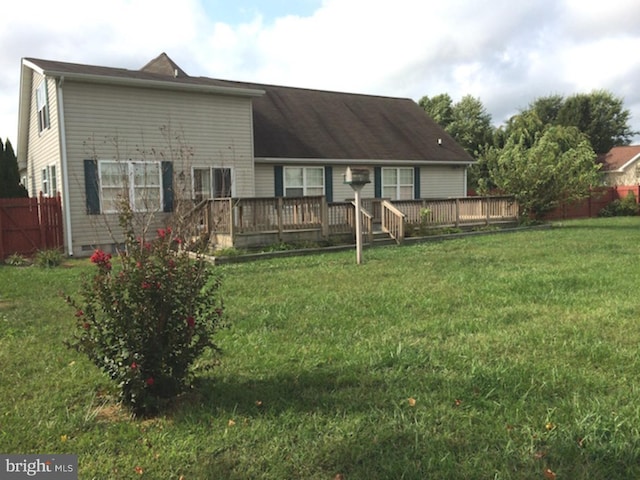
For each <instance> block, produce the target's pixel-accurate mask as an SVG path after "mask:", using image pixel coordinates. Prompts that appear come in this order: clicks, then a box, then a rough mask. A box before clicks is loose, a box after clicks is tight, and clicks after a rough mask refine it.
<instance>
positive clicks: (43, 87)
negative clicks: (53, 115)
mask: <svg viewBox="0 0 640 480" xmlns="http://www.w3.org/2000/svg"><path fill="white" fill-rule="evenodd" d="M36 107H37V109H38V131H39V132H40V133H42V132H43V131H45V130H46V129H47V128H49V100H48V98H47V80H46V79H45V80H44V81H43V82H42V83H41V84H40V86H39V87H38V88H37V89H36Z"/></svg>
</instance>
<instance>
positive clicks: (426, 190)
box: [420, 165, 467, 198]
mask: <svg viewBox="0 0 640 480" xmlns="http://www.w3.org/2000/svg"><path fill="white" fill-rule="evenodd" d="M465 178H466V177H465V167H463V166H451V167H448V166H446V165H434V166H429V167H422V168H421V170H420V196H421V197H422V198H445V197H464V196H466V194H467V192H466V184H465Z"/></svg>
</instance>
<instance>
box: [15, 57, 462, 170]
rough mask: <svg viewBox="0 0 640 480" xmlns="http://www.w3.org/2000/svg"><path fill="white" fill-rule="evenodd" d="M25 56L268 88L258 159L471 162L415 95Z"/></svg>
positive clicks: (103, 72) (258, 111)
mask: <svg viewBox="0 0 640 480" xmlns="http://www.w3.org/2000/svg"><path fill="white" fill-rule="evenodd" d="M27 60H29V61H31V62H32V63H34V64H36V65H38V66H39V67H40V68H42V69H43V70H45V71H46V70H49V71H55V72H69V73H76V74H87V75H93V76H105V77H118V78H131V79H137V80H147V81H162V82H175V83H176V84H196V85H210V86H218V87H232V88H245V89H247V88H248V89H258V90H263V91H265V92H266V93H265V95H263V96H260V97H256V98H253V116H254V150H255V156H256V157H258V158H299V159H330V160H342V159H344V160H348V159H352V160H399V161H403V160H404V161H430V162H443V163H451V162H452V163H457V162H472V161H473V159H472V158H471V157H470V156H469V155H468V154H467V152H466V151H465V150H464V149H463V148H462V147H460V146H459V145H458V144H457V143H456V142H455V141H454V140H453V139H452V138H451V137H450V136H449V135H448V134H447V133H446V132H445V131H444V130H443V129H442V128H441V127H440V126H439V125H438V124H436V123H435V122H434V121H433V120H432V119H431V118H430V117H429V116H427V115H426V113H425V112H424V111H423V110H422V109H421V108H420V107H419V106H418V105H417V104H416V103H415V102H414V101H413V100H411V99H405V98H394V97H381V96H372V95H360V94H350V93H339V92H329V91H322V90H310V89H303V88H292V87H283V86H275V85H263V84H255V83H246V82H235V81H226V80H216V79H211V78H205V77H190V76H188V75H187V74H186V73H185V72H184V71H183V70H181V69H180V67H178V66H177V65H176V64H175V63H174V62H173V61H172V60H171V59H170V58H169V57H168V56H167V55H166V54H164V53H163V54H161V55H160V56H158V57H157V58H155V59H154V60H152V61H151V62H149V63H148V64H147V65H145V66H144V67H143V68H142V69H141V70H127V69H119V68H109V67H97V66H90V65H79V64H71V63H64V62H52V61H48V60H37V59H27ZM176 70H177V71H178V75H177V76H175V72H176Z"/></svg>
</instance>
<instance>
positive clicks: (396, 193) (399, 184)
mask: <svg viewBox="0 0 640 480" xmlns="http://www.w3.org/2000/svg"><path fill="white" fill-rule="evenodd" d="M413 181H414V179H413V168H383V169H382V196H383V197H386V198H390V199H392V200H411V199H413V198H414V197H413V195H414V191H413V188H414V183H413Z"/></svg>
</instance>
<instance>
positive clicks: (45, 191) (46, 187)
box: [40, 167, 49, 197]
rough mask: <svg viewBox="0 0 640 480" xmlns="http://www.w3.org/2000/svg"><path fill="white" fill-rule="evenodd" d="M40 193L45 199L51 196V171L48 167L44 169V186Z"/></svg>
mask: <svg viewBox="0 0 640 480" xmlns="http://www.w3.org/2000/svg"><path fill="white" fill-rule="evenodd" d="M40 191H41V192H42V195H44V196H45V197H48V196H49V171H48V170H47V169H46V167H45V168H43V169H42V185H41V189H40Z"/></svg>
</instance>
